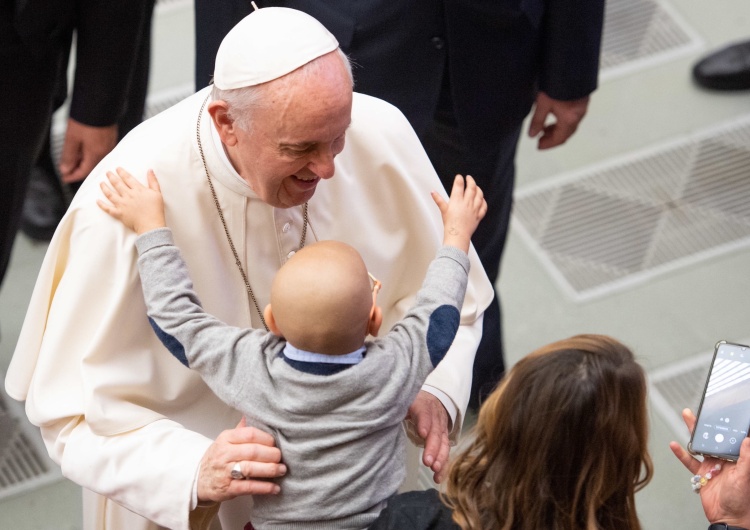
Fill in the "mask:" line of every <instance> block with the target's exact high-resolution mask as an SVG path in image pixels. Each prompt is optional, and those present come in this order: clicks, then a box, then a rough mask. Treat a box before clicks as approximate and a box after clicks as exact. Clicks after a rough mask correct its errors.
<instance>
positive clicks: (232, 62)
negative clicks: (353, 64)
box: [214, 7, 339, 90]
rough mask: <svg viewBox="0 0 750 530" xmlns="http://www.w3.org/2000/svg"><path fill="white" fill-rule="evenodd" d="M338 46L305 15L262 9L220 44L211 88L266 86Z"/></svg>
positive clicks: (317, 23)
mask: <svg viewBox="0 0 750 530" xmlns="http://www.w3.org/2000/svg"><path fill="white" fill-rule="evenodd" d="M338 46H339V43H338V41H337V40H336V37H334V36H333V35H332V34H331V33H330V32H329V31H328V30H327V29H326V28H325V27H324V26H323V24H321V23H320V22H318V21H317V20H316V19H314V18H313V17H311V16H310V15H308V14H307V13H303V12H302V11H298V10H296V9H289V8H285V7H264V8H262V9H258V10H256V11H253V12H252V13H250V14H249V15H248V16H246V17H245V18H243V19H242V20H241V21H240V22H239V23H237V25H236V26H234V27H233V28H232V29H231V30H230V31H229V33H227V36H226V37H224V40H223V41H221V46H219V51H218V53H217V54H216V67H215V69H214V85H216V86H217V87H218V88H220V89H221V90H231V89H234V88H242V87H247V86H253V85H259V84H261V83H266V82H268V81H271V80H273V79H278V78H279V77H281V76H283V75H286V74H288V73H289V72H291V71H293V70H296V69H297V68H299V67H300V66H303V65H305V64H307V63H309V62H310V61H312V60H313V59H316V58H318V57H320V56H321V55H325V54H326V53H329V52H332V51H333V50H335V49H336V48H338Z"/></svg>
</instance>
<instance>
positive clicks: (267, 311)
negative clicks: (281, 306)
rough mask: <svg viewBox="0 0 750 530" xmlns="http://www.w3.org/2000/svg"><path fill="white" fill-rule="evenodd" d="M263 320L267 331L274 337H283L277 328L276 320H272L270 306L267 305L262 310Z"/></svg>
mask: <svg viewBox="0 0 750 530" xmlns="http://www.w3.org/2000/svg"><path fill="white" fill-rule="evenodd" d="M263 318H265V319H266V326H268V331H270V332H271V333H273V334H274V335H278V336H279V337H282V338H283V337H284V335H282V334H281V331H280V330H279V326H277V325H276V319H275V318H273V310H272V309H271V304H268V305H267V306H266V308H265V309H264V310H263Z"/></svg>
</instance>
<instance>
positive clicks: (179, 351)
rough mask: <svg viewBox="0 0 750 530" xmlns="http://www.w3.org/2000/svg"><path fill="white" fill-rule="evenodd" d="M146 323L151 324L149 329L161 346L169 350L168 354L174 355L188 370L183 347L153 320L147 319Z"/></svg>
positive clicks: (188, 365)
mask: <svg viewBox="0 0 750 530" xmlns="http://www.w3.org/2000/svg"><path fill="white" fill-rule="evenodd" d="M148 323H149V324H151V329H153V330H154V333H156V336H157V337H158V338H159V340H160V341H161V343H162V344H164V346H165V347H166V348H167V349H168V350H169V353H171V354H172V355H174V356H175V357H176V358H177V360H178V361H180V362H181V363H182V364H184V365H185V366H187V367H188V368H190V364H188V360H187V356H186V355H185V347H184V346H183V345H182V344H181V343H180V341H178V340H177V339H176V338H174V337H173V336H172V335H170V334H169V333H166V332H165V331H164V330H163V329H161V328H160V327H159V325H158V324H157V323H156V322H154V319H153V318H151V317H148Z"/></svg>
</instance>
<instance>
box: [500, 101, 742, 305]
mask: <svg viewBox="0 0 750 530" xmlns="http://www.w3.org/2000/svg"><path fill="white" fill-rule="evenodd" d="M513 216H514V223H513V224H514V227H515V228H516V229H517V230H518V231H519V233H520V234H521V235H522V237H523V238H524V239H525V240H526V241H527V242H528V243H529V245H530V246H531V248H532V249H533V250H534V251H535V252H536V253H537V255H538V256H539V258H540V260H541V261H542V262H543V263H544V264H545V266H546V267H547V269H548V270H549V272H550V274H551V275H552V276H553V277H554V278H555V279H556V280H557V282H558V284H559V285H560V286H561V288H562V289H563V290H564V291H566V292H567V293H568V294H569V295H570V296H571V297H572V298H574V299H576V300H588V299H592V298H596V297H599V296H602V295H605V294H609V293H611V292H614V291H617V290H621V289H623V288H626V287H629V286H632V285H635V284H638V283H642V282H643V281H645V280H647V279H650V278H652V277H654V276H656V275H658V274H662V273H664V272H668V271H672V270H674V269H675V268H678V267H681V266H684V265H687V264H691V263H695V262H697V261H700V260H704V259H706V258H708V257H711V256H715V255H718V254H722V253H725V252H728V251H730V250H735V249H738V248H747V247H748V246H750V116H744V117H742V118H739V119H737V120H735V121H733V122H732V123H729V124H723V125H722V126H720V127H716V128H713V129H711V130H707V131H703V132H700V133H696V134H693V135H690V136H688V137H685V138H682V139H679V140H676V141H673V142H671V143H670V144H667V145H663V146H659V147H655V148H649V149H648V150H645V151H642V152H639V153H634V154H630V155H627V156H625V157H620V158H618V159H616V160H612V161H607V162H604V163H603V164H598V165H596V166H594V167H590V168H587V169H584V170H582V171H578V172H575V173H572V174H568V175H563V176H561V177H558V178H555V179H551V180H548V181H545V182H542V183H540V184H538V185H534V186H532V187H529V188H526V189H522V190H519V191H518V192H517V193H516V196H515V206H514V214H513Z"/></svg>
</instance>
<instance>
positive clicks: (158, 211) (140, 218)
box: [96, 167, 167, 235]
mask: <svg viewBox="0 0 750 530" xmlns="http://www.w3.org/2000/svg"><path fill="white" fill-rule="evenodd" d="M147 177H148V187H146V186H144V185H143V184H141V183H140V182H138V181H137V180H136V179H135V178H133V176H132V175H131V174H130V173H128V172H127V171H125V170H124V169H122V168H121V167H118V168H117V173H112V172H111V171H108V172H107V179H108V180H109V184H110V185H107V183H106V182H102V183H101V184H100V187H101V189H102V192H103V193H104V196H105V197H106V198H107V199H108V200H109V202H106V201H103V200H99V199H98V200H97V201H96V204H98V205H99V208H101V209H102V210H104V211H105V212H107V213H108V214H109V215H111V216H112V217H114V218H115V219H117V220H118V221H120V222H121V223H122V224H124V225H125V226H127V227H128V228H130V229H131V230H134V231H135V232H136V233H137V234H138V235H141V234H143V233H145V232H148V231H149V230H153V229H154V228H162V227H164V226H167V223H166V221H165V218H164V199H163V198H162V195H161V189H160V188H159V181H158V180H156V175H155V174H154V172H153V171H152V170H150V169H149V170H148V175H147ZM110 186H111V187H110Z"/></svg>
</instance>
